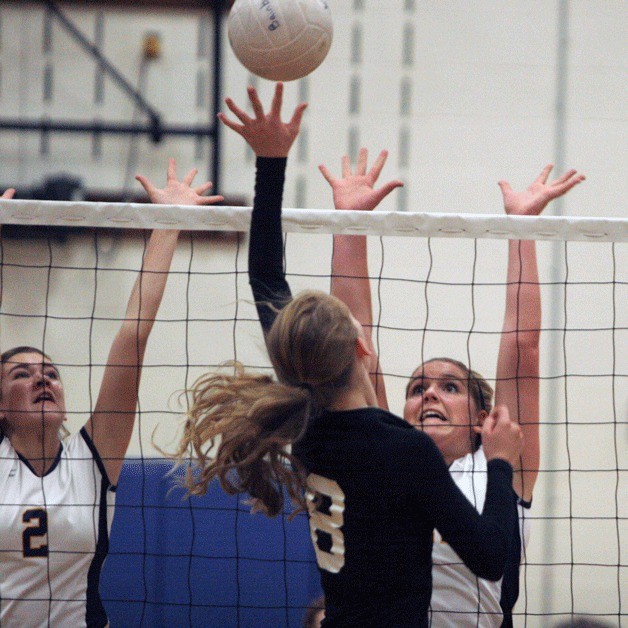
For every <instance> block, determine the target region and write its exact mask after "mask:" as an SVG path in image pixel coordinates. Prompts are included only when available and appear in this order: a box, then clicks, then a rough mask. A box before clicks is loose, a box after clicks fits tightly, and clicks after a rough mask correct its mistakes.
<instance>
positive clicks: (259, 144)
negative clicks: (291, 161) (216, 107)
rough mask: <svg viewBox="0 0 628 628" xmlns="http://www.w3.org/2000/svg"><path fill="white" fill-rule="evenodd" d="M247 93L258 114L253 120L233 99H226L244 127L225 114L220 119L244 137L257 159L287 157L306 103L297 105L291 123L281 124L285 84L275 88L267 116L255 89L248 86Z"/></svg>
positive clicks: (220, 115) (254, 110)
mask: <svg viewBox="0 0 628 628" xmlns="http://www.w3.org/2000/svg"><path fill="white" fill-rule="evenodd" d="M248 93H249V100H250V101H251V105H252V106H253V113H254V114H255V117H254V118H251V117H250V116H249V115H248V114H247V113H246V112H245V111H244V110H242V109H240V107H238V106H237V105H236V104H235V103H234V102H233V100H232V99H231V98H226V99H225V103H226V104H227V107H229V109H230V110H231V111H232V113H233V115H235V117H236V118H238V120H240V122H241V123H242V124H238V123H237V122H233V121H232V120H230V119H229V118H227V116H226V115H225V114H224V113H222V112H221V113H219V114H218V119H219V120H220V121H221V122H222V123H223V124H224V125H225V126H227V127H229V128H230V129H232V130H233V131H235V132H236V133H238V134H239V135H241V136H242V137H243V138H244V139H245V140H246V141H247V142H248V144H249V145H250V147H251V148H252V149H253V151H254V152H255V154H256V155H257V156H258V157H287V156H288V153H289V152H290V147H291V146H292V144H293V142H294V140H295V139H296V138H297V135H298V134H299V129H300V127H301V119H302V118H303V112H304V111H305V109H306V107H307V103H301V104H300V105H298V106H297V108H296V109H295V110H294V113H293V114H292V118H291V119H290V122H282V121H281V106H282V104H283V83H277V85H276V86H275V95H274V97H273V102H272V104H271V106H270V111H269V112H268V113H264V107H263V106H262V102H261V101H260V99H259V96H258V95H257V91H256V89H255V88H254V87H249V88H248Z"/></svg>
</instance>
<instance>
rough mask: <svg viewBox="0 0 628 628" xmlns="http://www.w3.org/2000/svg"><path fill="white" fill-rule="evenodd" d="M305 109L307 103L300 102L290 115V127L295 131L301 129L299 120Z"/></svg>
mask: <svg viewBox="0 0 628 628" xmlns="http://www.w3.org/2000/svg"><path fill="white" fill-rule="evenodd" d="M306 109H307V103H306V102H302V103H301V104H300V105H297V107H296V109H295V110H294V113H293V114H292V118H291V119H290V126H291V127H292V128H293V129H296V130H297V131H298V130H299V129H300V128H301V120H302V119H303V113H304V112H305V110H306Z"/></svg>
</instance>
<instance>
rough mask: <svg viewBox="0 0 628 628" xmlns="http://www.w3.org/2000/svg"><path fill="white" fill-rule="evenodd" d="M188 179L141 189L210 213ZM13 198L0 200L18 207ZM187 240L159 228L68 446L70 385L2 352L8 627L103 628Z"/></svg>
mask: <svg viewBox="0 0 628 628" xmlns="http://www.w3.org/2000/svg"><path fill="white" fill-rule="evenodd" d="M195 174H196V170H192V171H190V173H188V175H187V176H186V177H185V178H184V179H183V181H179V180H178V179H177V175H176V168H175V163H174V160H171V161H170V163H169V166H168V179H167V184H166V187H165V188H164V189H163V190H160V189H157V188H156V187H155V186H154V185H153V184H152V183H151V182H150V181H149V180H148V179H146V178H145V177H142V176H138V177H137V178H138V180H139V181H140V183H141V184H142V185H143V186H144V188H145V189H146V191H147V192H148V194H149V196H150V199H151V201H152V202H154V203H164V204H179V205H205V204H209V203H214V202H217V201H219V200H222V197H220V196H211V197H205V196H202V195H203V194H204V193H205V192H207V191H208V190H209V188H210V187H211V184H209V183H206V184H204V185H201V186H198V187H195V188H192V187H191V184H192V181H193V179H194V176H195ZM12 195H13V191H12V190H10V191H7V192H6V193H5V194H4V195H3V198H5V199H7V198H11V197H12ZM178 235H179V232H178V231H173V230H155V231H154V232H153V234H152V235H151V238H150V241H149V243H148V245H147V248H146V251H145V254H144V259H143V264H142V270H141V271H140V273H139V275H138V278H137V280H136V282H135V285H134V287H133V291H132V293H131V296H130V299H129V303H128V306H127V311H126V316H125V319H124V321H123V322H122V325H121V327H120V330H119V331H118V333H117V335H116V337H115V339H114V341H113V344H112V347H111V350H110V352H109V358H108V361H107V366H106V368H105V372H104V375H103V380H102V385H101V388H100V393H99V395H98V399H97V401H96V405H95V407H94V410H93V413H92V415H91V417H90V418H89V420H88V421H87V423H86V425H85V426H84V427H83V428H82V429H81V430H80V432H79V433H78V434H75V435H74V436H71V437H67V432H66V431H65V430H64V428H63V423H64V421H65V419H66V408H65V396H64V390H63V384H62V382H61V378H60V375H59V371H58V369H57V367H56V366H55V365H54V363H53V362H52V360H51V359H50V358H49V357H48V356H47V355H45V354H44V353H43V352H42V351H40V350H39V349H36V348H33V347H16V348H15V349H12V350H9V351H6V352H5V353H3V354H2V359H1V371H0V375H1V385H0V625H1V626H2V627H3V628H17V627H20V628H22V627H24V626H28V627H29V628H34V627H37V628H38V627H40V626H41V627H44V626H52V627H56V626H59V627H66V626H72V627H73V628H74V627H76V626H90V627H91V626H106V625H107V616H106V613H105V610H104V608H103V605H102V603H101V600H100V596H99V592H98V586H99V577H100V571H101V568H102V565H103V562H104V560H105V557H106V555H107V551H108V546H109V530H110V528H111V521H112V517H113V508H114V498H115V488H116V484H117V482H118V477H119V475H120V471H121V469H122V463H123V459H124V455H125V453H126V449H127V446H128V444H129V440H130V438H131V433H132V431H133V424H134V420H135V411H136V405H137V395H138V388H139V381H140V375H141V368H142V361H143V357H144V352H145V349H146V343H147V341H148V337H149V334H150V331H151V329H152V326H153V323H154V320H155V317H156V315H157V311H158V309H159V304H160V302H161V298H162V296H163V292H164V288H165V285H166V280H167V276H168V271H169V269H170V263H171V260H172V256H173V254H174V251H175V248H176V244H177V240H178Z"/></svg>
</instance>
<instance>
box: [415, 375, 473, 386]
mask: <svg viewBox="0 0 628 628" xmlns="http://www.w3.org/2000/svg"><path fill="white" fill-rule="evenodd" d="M426 379H435V380H436V381H439V382H442V381H444V380H447V381H449V380H454V381H456V382H468V381H469V380H470V379H471V378H469V377H461V376H460V375H456V374H455V373H443V375H441V376H440V377H428V376H427V375H417V376H416V377H412V378H411V379H410V385H412V384H414V383H415V382H417V381H423V380H426Z"/></svg>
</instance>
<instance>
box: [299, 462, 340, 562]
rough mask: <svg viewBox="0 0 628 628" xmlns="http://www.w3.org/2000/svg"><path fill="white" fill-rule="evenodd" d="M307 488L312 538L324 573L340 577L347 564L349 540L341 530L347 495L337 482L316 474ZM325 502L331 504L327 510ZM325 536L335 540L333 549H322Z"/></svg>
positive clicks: (306, 495)
mask: <svg viewBox="0 0 628 628" xmlns="http://www.w3.org/2000/svg"><path fill="white" fill-rule="evenodd" d="M307 486H308V490H307V491H306V493H305V499H306V502H307V509H308V511H309V513H310V534H311V536H312V543H313V544H314V550H315V552H316V562H317V563H318V566H319V567H320V568H321V569H324V570H325V571H329V572H331V573H338V572H339V571H340V570H341V569H342V567H343V565H344V564H345V538H344V535H343V533H342V529H341V528H342V526H343V525H344V511H345V494H344V493H343V492H342V489H341V488H340V486H339V485H338V483H337V482H334V481H333V480H329V479H327V478H324V477H323V476H321V475H317V474H316V473H310V474H309V475H308V476H307ZM322 498H327V499H326V500H323V499H322ZM323 501H326V502H327V504H328V506H327V507H326V508H324V506H323ZM330 502H331V503H330ZM323 508H324V510H326V511H327V512H325V511H324V510H323ZM324 536H327V539H329V538H331V546H330V547H329V549H323V548H321V540H322V537H324ZM328 545H329V544H328Z"/></svg>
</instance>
